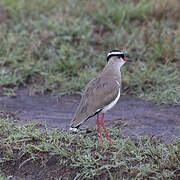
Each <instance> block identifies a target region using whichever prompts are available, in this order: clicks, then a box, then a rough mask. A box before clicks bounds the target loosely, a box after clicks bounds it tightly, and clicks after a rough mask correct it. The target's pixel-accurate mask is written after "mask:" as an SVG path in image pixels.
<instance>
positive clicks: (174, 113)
mask: <svg viewBox="0 0 180 180" xmlns="http://www.w3.org/2000/svg"><path fill="white" fill-rule="evenodd" d="M79 102H80V96H60V97H35V96H34V97H31V96H16V97H6V96H1V97H0V110H3V111H6V112H11V113H13V114H14V115H15V116H16V118H18V119H19V123H20V124H22V123H28V122H33V121H38V122H41V123H43V124H44V125H45V126H46V127H47V128H53V127H59V128H62V129H64V130H68V129H69V124H70V121H71V119H72V117H73V115H74V112H75V111H76V108H77V106H78V104H79ZM105 124H106V125H107V126H121V125H122V124H123V125H124V128H123V133H124V134H127V135H138V136H139V135H145V136H153V135H160V136H161V135H162V136H164V137H165V139H166V140H170V139H173V138H174V137H175V136H178V135H179V131H180V106H168V105H161V106H157V105H155V104H153V103H151V102H146V101H143V100H141V99H138V98H136V97H133V96H122V97H121V98H120V100H119V102H118V103H117V105H116V106H115V107H114V108H113V109H112V110H110V111H109V112H107V113H106V115H105ZM87 126H88V127H89V126H96V121H95V120H90V121H89V122H87V123H86V124H84V125H83V126H82V128H83V127H87ZM167 137H168V138H167Z"/></svg>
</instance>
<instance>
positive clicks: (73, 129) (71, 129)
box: [69, 124, 81, 132]
mask: <svg viewBox="0 0 180 180" xmlns="http://www.w3.org/2000/svg"><path fill="white" fill-rule="evenodd" d="M80 125H81V124H79V125H78V126H76V127H73V126H72V125H71V126H70V128H69V130H70V131H73V132H77V131H78V128H79V126H80Z"/></svg>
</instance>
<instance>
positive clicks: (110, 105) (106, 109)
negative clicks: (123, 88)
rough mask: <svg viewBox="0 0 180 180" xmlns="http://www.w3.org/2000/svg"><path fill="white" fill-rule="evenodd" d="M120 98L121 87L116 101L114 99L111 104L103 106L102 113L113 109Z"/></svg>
mask: <svg viewBox="0 0 180 180" xmlns="http://www.w3.org/2000/svg"><path fill="white" fill-rule="evenodd" d="M119 98H120V88H119V92H118V95H117V97H116V99H115V100H114V101H112V102H111V103H110V104H108V105H106V106H105V107H104V108H103V110H102V113H105V112H106V111H108V110H109V109H111V108H112V107H113V106H114V105H115V104H116V103H117V102H118V100H119Z"/></svg>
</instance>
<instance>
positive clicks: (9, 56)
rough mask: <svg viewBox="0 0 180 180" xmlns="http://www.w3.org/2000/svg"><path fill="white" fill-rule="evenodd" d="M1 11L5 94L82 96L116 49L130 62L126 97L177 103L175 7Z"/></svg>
mask: <svg viewBox="0 0 180 180" xmlns="http://www.w3.org/2000/svg"><path fill="white" fill-rule="evenodd" d="M0 6H1V12H2V13H1V14H0V17H1V16H2V17H3V18H0V19H3V20H1V21H2V23H1V26H0V67H1V71H0V87H1V88H3V89H4V93H5V94H11V93H9V92H13V91H12V90H16V89H18V88H20V87H27V88H29V89H30V94H31V95H33V94H45V93H47V92H48V93H49V92H50V93H51V94H59V93H77V92H82V90H83V88H84V87H85V85H86V83H87V82H88V81H89V80H91V79H92V78H93V77H95V76H96V75H97V74H98V73H99V72H100V71H101V70H102V68H103V67H104V65H105V63H106V60H105V59H106V57H105V56H106V54H107V52H108V51H109V50H111V49H114V48H118V49H123V50H125V51H126V52H127V53H128V54H129V55H130V56H131V57H132V59H134V63H132V65H129V66H128V67H123V68H124V71H123V84H124V86H123V92H124V93H133V94H136V95H137V96H139V97H142V98H146V99H151V100H154V101H156V102H159V103H166V104H179V103H180V90H179V84H180V80H179V77H180V68H179V59H180V50H179V46H180V34H179V29H180V27H179V23H178V21H179V19H180V17H179V16H178V15H174V14H173V13H172V12H174V11H175V12H178V11H179V9H180V6H179V5H178V1H177V0H173V1H172V3H170V2H169V1H163V2H161V1H156V0H153V1H144V0H139V1H114V0H111V1H105V0H101V1H98V2H96V1H88V2H83V1H80V0H75V1H70V0H69V1H58V0H45V1H44V0H38V1H36V0H33V1H31V2H29V1H25V0H18V1H10V0H2V1H1V2H0ZM167 6H168V7H169V8H167ZM126 66H127V65H126ZM127 89H128V90H127Z"/></svg>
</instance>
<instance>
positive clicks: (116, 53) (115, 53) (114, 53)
mask: <svg viewBox="0 0 180 180" xmlns="http://www.w3.org/2000/svg"><path fill="white" fill-rule="evenodd" d="M121 54H124V53H123V52H121V51H119V52H110V53H108V55H107V57H108V56H110V55H121Z"/></svg>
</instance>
